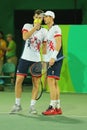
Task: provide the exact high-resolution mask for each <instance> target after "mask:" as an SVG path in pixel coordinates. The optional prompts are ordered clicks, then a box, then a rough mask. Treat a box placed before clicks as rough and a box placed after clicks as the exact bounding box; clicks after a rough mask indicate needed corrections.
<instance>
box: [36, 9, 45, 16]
mask: <svg viewBox="0 0 87 130" xmlns="http://www.w3.org/2000/svg"><path fill="white" fill-rule="evenodd" d="M41 13H44V11H43V10H40V9H37V10H35V12H34V14H38V15H39V14H41Z"/></svg>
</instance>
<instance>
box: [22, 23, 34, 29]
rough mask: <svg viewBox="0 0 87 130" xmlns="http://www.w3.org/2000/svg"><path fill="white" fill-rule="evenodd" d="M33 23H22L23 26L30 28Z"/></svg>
mask: <svg viewBox="0 0 87 130" xmlns="http://www.w3.org/2000/svg"><path fill="white" fill-rule="evenodd" d="M32 27H33V25H32V24H29V23H26V24H24V26H23V28H32Z"/></svg>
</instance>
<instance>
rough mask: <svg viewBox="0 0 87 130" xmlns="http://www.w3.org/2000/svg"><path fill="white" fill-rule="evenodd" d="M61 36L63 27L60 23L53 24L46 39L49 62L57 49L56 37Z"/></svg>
mask: <svg viewBox="0 0 87 130" xmlns="http://www.w3.org/2000/svg"><path fill="white" fill-rule="evenodd" d="M57 36H61V29H60V27H59V26H58V25H53V26H52V27H51V28H50V29H49V30H48V32H47V36H46V41H47V54H46V61H47V62H49V61H50V59H51V57H52V54H53V51H54V50H55V45H56V41H55V37H57Z"/></svg>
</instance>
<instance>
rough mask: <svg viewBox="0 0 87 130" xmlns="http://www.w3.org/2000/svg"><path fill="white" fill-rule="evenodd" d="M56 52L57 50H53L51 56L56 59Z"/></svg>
mask: <svg viewBox="0 0 87 130" xmlns="http://www.w3.org/2000/svg"><path fill="white" fill-rule="evenodd" d="M58 53H59V52H58V51H56V50H54V51H53V54H52V58H54V59H55V60H56V57H57V55H58Z"/></svg>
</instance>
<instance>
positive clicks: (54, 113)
mask: <svg viewBox="0 0 87 130" xmlns="http://www.w3.org/2000/svg"><path fill="white" fill-rule="evenodd" d="M42 114H43V115H46V116H49V115H57V111H56V108H53V107H52V106H49V108H48V109H47V110H46V111H44V112H42Z"/></svg>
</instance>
